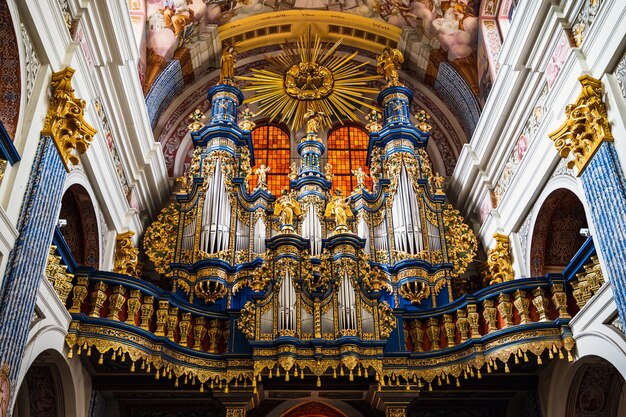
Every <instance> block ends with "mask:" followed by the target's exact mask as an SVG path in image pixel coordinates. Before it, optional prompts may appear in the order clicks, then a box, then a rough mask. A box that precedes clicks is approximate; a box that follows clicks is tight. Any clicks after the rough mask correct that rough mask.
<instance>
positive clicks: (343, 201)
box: [324, 189, 353, 233]
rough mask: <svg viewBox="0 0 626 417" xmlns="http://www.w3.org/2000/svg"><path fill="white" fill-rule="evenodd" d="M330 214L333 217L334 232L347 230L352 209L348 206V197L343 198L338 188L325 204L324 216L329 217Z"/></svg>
mask: <svg viewBox="0 0 626 417" xmlns="http://www.w3.org/2000/svg"><path fill="white" fill-rule="evenodd" d="M331 216H333V217H334V218H335V232H338V233H342V232H348V231H349V229H348V218H349V217H353V214H352V209H351V208H350V197H346V198H344V197H343V196H342V192H341V190H340V189H337V190H336V191H335V196H334V197H333V198H332V200H330V202H329V203H328V204H327V205H326V211H325V212H324V217H325V218H329V217H331Z"/></svg>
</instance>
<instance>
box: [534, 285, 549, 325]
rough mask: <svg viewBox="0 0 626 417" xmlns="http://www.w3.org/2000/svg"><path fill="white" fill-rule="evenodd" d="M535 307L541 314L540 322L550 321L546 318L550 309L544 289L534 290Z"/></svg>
mask: <svg viewBox="0 0 626 417" xmlns="http://www.w3.org/2000/svg"><path fill="white" fill-rule="evenodd" d="M533 296H534V298H533V305H534V306H535V308H536V309H537V314H539V321H548V317H547V316H546V308H548V299H547V298H546V297H545V296H544V291H543V288H541V287H537V288H535V289H534V290H533Z"/></svg>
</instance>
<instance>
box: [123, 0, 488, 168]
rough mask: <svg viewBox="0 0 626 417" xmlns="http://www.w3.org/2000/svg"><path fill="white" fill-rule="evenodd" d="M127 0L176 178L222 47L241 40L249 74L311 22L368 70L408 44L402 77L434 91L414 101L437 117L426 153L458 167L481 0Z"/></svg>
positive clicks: (156, 124)
mask: <svg viewBox="0 0 626 417" xmlns="http://www.w3.org/2000/svg"><path fill="white" fill-rule="evenodd" d="M128 1H129V8H130V10H131V21H132V22H133V25H134V27H135V32H136V35H137V36H138V44H139V48H140V54H141V58H140V62H139V72H140V78H141V80H142V83H143V85H144V92H145V93H146V104H147V108H148V114H149V116H150V120H151V122H152V126H153V129H154V133H155V139H156V140H157V141H159V142H161V144H162V147H163V150H164V154H165V156H166V163H167V165H168V169H169V172H170V175H175V174H179V172H177V169H176V165H177V163H176V161H178V165H181V166H182V165H183V164H184V161H185V157H183V156H182V155H186V154H187V153H189V147H185V146H184V145H185V143H184V142H187V144H190V143H191V142H190V141H189V140H188V138H187V140H185V135H186V134H187V133H188V131H187V129H186V126H187V124H188V122H189V121H188V119H187V116H188V115H189V114H190V113H191V112H193V111H194V110H195V109H196V108H200V109H201V110H206V108H207V107H208V102H207V100H206V97H205V92H206V88H207V86H210V85H214V84H215V82H216V81H215V80H216V77H217V73H218V71H217V70H218V68H219V57H220V54H221V50H222V47H223V46H224V45H232V44H234V45H235V46H236V52H237V64H236V75H237V76H246V75H250V74H251V72H252V71H253V70H258V69H263V68H265V67H266V66H267V62H266V60H265V56H266V55H275V54H277V53H278V51H279V49H280V48H279V44H281V43H282V42H283V41H284V40H286V39H288V40H294V41H295V40H297V39H298V37H299V36H301V35H302V34H303V31H304V30H305V28H306V27H307V23H312V25H311V30H312V32H313V33H314V34H317V35H319V36H320V37H321V40H322V42H325V43H334V42H336V41H338V40H340V39H341V40H342V46H341V48H340V49H339V51H340V53H342V54H351V53H354V52H356V53H357V56H356V58H355V60H356V61H358V62H364V61H370V62H371V64H370V65H366V68H367V69H368V71H370V72H371V73H375V56H376V55H377V54H379V53H381V52H382V50H383V49H384V47H387V46H389V47H392V48H395V47H397V48H399V49H400V50H401V51H403V53H404V55H405V63H404V65H403V73H402V78H403V82H404V83H405V84H406V85H411V86H414V87H415V88H412V89H413V90H414V91H415V90H419V91H420V95H421V96H428V99H427V100H426V101H427V102H425V103H420V98H419V97H418V98H417V100H416V105H417V106H420V107H421V108H422V107H423V108H426V109H427V110H428V111H430V112H431V114H432V113H438V114H439V117H437V115H436V114H435V126H436V127H437V128H441V130H439V129H437V128H436V129H435V131H436V132H438V133H435V134H434V136H440V137H441V140H437V141H436V143H434V144H433V145H432V147H433V149H429V152H431V151H435V153H436V154H437V155H433V161H434V162H435V163H436V164H437V163H438V164H439V167H438V168H439V169H440V170H441V171H442V172H446V173H447V174H450V173H451V172H452V170H453V169H454V165H455V163H456V157H457V155H458V153H459V151H460V147H461V146H462V144H463V143H466V142H467V141H468V138H469V137H470V136H471V134H472V132H473V129H474V126H475V124H476V122H477V120H478V116H479V114H480V105H479V100H478V99H477V95H478V81H477V79H478V75H477V64H476V56H477V50H478V48H477V32H478V26H477V23H478V17H477V16H478V2H477V1H466V0H460V1H451V2H440V1H429V0H413V1H410V0H404V1H402V0H348V1H339V2H330V1H324V0H296V1H276V0H265V1H259V0H246V1H236V2H226V1H222V2H209V1H206V0H193V1H191V0H147V1H144V0H128ZM243 84H244V85H245V82H243ZM429 102H430V103H429ZM429 105H433V107H430V106H429ZM435 145H436V146H435ZM180 146H183V149H181V150H179V147H180ZM180 151H182V153H181V152H180ZM431 153H432V152H431Z"/></svg>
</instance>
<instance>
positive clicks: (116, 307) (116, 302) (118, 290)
mask: <svg viewBox="0 0 626 417" xmlns="http://www.w3.org/2000/svg"><path fill="white" fill-rule="evenodd" d="M124 293H126V288H124V287H122V286H121V285H116V286H115V287H113V294H111V295H109V319H111V320H116V321H119V320H120V310H121V309H122V306H123V305H124V301H126V299H125V298H124Z"/></svg>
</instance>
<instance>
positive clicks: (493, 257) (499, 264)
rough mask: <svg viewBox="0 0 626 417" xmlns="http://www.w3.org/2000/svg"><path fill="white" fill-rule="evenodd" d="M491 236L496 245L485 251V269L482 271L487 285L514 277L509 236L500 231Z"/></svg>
mask: <svg viewBox="0 0 626 417" xmlns="http://www.w3.org/2000/svg"><path fill="white" fill-rule="evenodd" d="M493 237H494V238H495V239H496V245H495V246H494V247H493V248H492V249H489V251H488V252H487V269H486V270H485V271H484V275H485V276H484V282H485V283H486V284H488V285H493V284H497V283H500V282H505V281H511V280H513V278H515V274H514V272H513V259H512V257H511V245H510V243H509V237H508V236H507V235H503V234H500V233H494V235H493Z"/></svg>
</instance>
